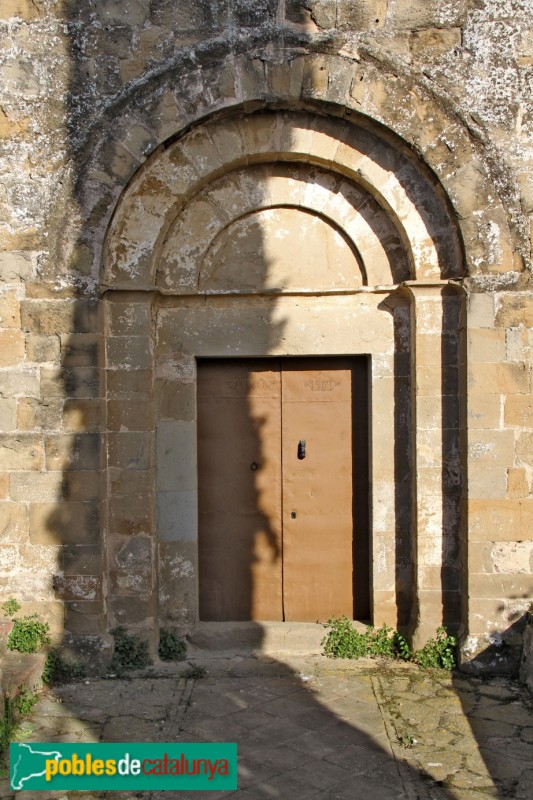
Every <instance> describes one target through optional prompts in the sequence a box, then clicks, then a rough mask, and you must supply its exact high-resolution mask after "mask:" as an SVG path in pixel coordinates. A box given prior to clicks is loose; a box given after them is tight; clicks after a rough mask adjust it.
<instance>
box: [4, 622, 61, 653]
mask: <svg viewBox="0 0 533 800" xmlns="http://www.w3.org/2000/svg"><path fill="white" fill-rule="evenodd" d="M49 630H50V626H49V625H48V623H47V622H41V620H40V619H39V617H38V616H37V614H33V615H32V616H30V617H21V618H20V619H14V620H13V630H12V631H11V633H10V634H9V636H8V639H7V646H8V649H9V650H17V651H18V652H19V653H37V652H38V651H39V650H42V648H43V647H44V646H45V645H47V644H50V637H49V636H48V632H49Z"/></svg>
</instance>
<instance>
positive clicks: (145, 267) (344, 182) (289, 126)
mask: <svg viewBox="0 0 533 800" xmlns="http://www.w3.org/2000/svg"><path fill="white" fill-rule="evenodd" d="M258 165H262V166H263V169H262V171H259V172H258ZM295 167H297V169H296V173H295V172H294V168H295ZM291 168H292V170H293V172H292V174H291ZM313 170H314V171H313ZM279 204H290V205H293V206H301V207H302V208H303V209H307V210H312V211H316V212H319V213H321V214H323V215H324V216H325V217H326V218H328V219H330V220H331V221H332V222H333V223H334V224H335V225H337V226H338V227H339V228H340V229H341V230H342V231H343V232H344V233H345V235H346V236H347V237H348V239H349V240H351V242H352V244H353V247H354V250H355V251H356V252H357V253H359V256H360V258H361V261H362V263H363V265H364V270H363V271H364V272H366V275H367V278H366V280H365V281H364V282H366V283H368V285H370V286H372V285H377V284H381V285H383V284H394V283H397V282H399V281H400V280H405V279H406V278H411V279H416V280H439V279H442V278H454V277H460V276H461V275H462V274H463V268H462V257H461V246H460V241H459V238H458V235H457V231H456V228H455V225H454V223H453V221H452V219H451V217H450V214H449V212H448V209H447V207H446V205H445V203H444V202H443V200H442V197H441V195H440V194H439V193H438V192H437V191H436V189H435V186H434V185H433V182H432V181H431V180H430V178H429V176H428V174H426V172H425V170H424V169H423V168H422V166H421V165H420V164H419V163H417V161H416V160H415V159H414V157H413V158H409V157H408V156H407V155H406V154H405V153H404V152H402V151H400V150H399V149H396V148H394V147H393V146H392V145H391V144H390V143H389V142H387V141H384V140H383V139H381V138H379V137H378V136H377V135H376V134H374V133H370V132H369V131H367V130H364V129H362V128H359V127H356V126H354V125H351V124H349V123H346V122H341V121H338V120H334V119H329V118H324V117H319V116H315V115H310V114H293V113H286V112H285V113H283V112H276V113H260V114H252V115H248V116H243V117H240V118H238V119H227V120H219V121H213V122H209V123H205V124H203V125H200V126H198V127H196V128H194V129H192V130H191V131H190V132H188V133H187V134H185V135H184V136H183V137H182V138H180V139H178V140H177V141H174V142H173V143H172V144H171V145H170V146H169V147H168V148H167V149H166V150H164V151H163V152H160V151H158V152H156V153H155V154H154V155H153V156H152V157H151V158H150V159H148V161H147V162H146V163H145V165H144V166H143V168H142V169H141V170H140V171H139V172H138V173H137V175H136V176H135V177H134V179H133V180H132V182H131V183H130V185H129V187H128V189H127V190H126V192H125V193H124V195H123V199H122V202H121V203H120V205H119V208H118V210H117V212H116V214H115V216H114V218H113V220H112V223H111V227H110V231H109V235H108V238H107V246H106V249H105V255H104V266H105V278H104V283H105V284H106V285H107V286H113V287H116V288H143V289H147V288H156V287H157V288H159V289H160V290H161V291H164V292H165V291H166V292H171V293H175V292H176V291H177V290H178V291H180V292H184V291H186V292H193V293H194V292H196V291H197V288H195V287H197V286H198V274H197V273H198V270H199V269H200V266H201V262H202V260H203V257H204V256H205V253H206V252H207V251H208V249H209V247H210V245H211V242H212V241H213V239H214V238H215V237H216V236H217V235H218V233H219V231H220V230H221V228H222V227H224V226H227V225H228V224H230V223H231V222H232V220H235V219H236V218H238V217H239V216H241V215H242V214H243V213H249V212H250V211H253V210H258V209H264V208H268V207H271V206H273V205H279ZM199 230H200V231H201V235H200V236H199V235H198V231H199ZM192 232H194V233H192ZM191 235H194V236H195V237H198V239H199V240H198V241H195V244H194V250H195V251H196V258H197V259H199V260H197V263H196V265H195V266H191V265H190V264H189V265H188V269H189V273H190V281H189V282H188V284H187V282H185V283H184V282H183V281H182V280H181V277H180V276H183V270H184V267H185V268H187V264H186V260H187V257H188V256H187V247H186V246H185V244H184V239H186V238H187V236H188V237H189V242H190V238H191ZM189 250H190V248H189ZM184 259H185V260H184Z"/></svg>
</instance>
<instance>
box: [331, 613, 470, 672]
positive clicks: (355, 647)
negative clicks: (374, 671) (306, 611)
mask: <svg viewBox="0 0 533 800" xmlns="http://www.w3.org/2000/svg"><path fill="white" fill-rule="evenodd" d="M328 625H329V626H330V628H331V630H330V631H329V632H328V633H327V634H326V636H325V637H324V638H323V639H322V645H323V646H324V653H325V655H326V656H328V657H329V658H352V659H357V658H365V657H366V658H377V657H380V656H381V657H384V658H396V659H401V660H402V661H414V662H415V663H416V664H418V666H419V667H422V668H424V669H429V668H433V669H446V670H452V669H453V668H454V667H455V666H456V649H457V640H456V638H455V637H454V636H450V634H448V633H447V631H446V629H445V628H443V627H440V628H437V634H436V638H435V639H429V641H428V642H427V643H426V644H425V645H424V647H423V648H422V649H421V650H418V651H417V652H416V653H413V651H412V650H411V648H410V646H409V643H408V642H407V640H406V639H405V638H404V637H403V636H402V634H401V633H398V631H395V630H393V629H392V628H389V627H388V626H387V625H382V626H381V628H377V629H376V628H373V627H372V626H371V625H370V626H368V627H367V629H366V630H365V631H364V633H360V632H359V631H357V630H355V628H354V627H353V625H352V623H351V621H350V620H349V619H347V618H346V617H339V618H335V619H330V620H329V621H328Z"/></svg>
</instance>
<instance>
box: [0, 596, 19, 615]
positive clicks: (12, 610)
mask: <svg viewBox="0 0 533 800" xmlns="http://www.w3.org/2000/svg"><path fill="white" fill-rule="evenodd" d="M21 608H22V606H21V605H20V603H17V601H16V600H15V598H14V597H10V598H9V600H6V602H5V603H2V609H3V610H4V612H5V613H6V614H7V616H8V617H12V616H13V614H16V613H17V611H20V609H21Z"/></svg>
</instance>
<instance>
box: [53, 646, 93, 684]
mask: <svg viewBox="0 0 533 800" xmlns="http://www.w3.org/2000/svg"><path fill="white" fill-rule="evenodd" d="M85 674H86V669H85V666H84V665H83V664H80V663H78V662H71V661H65V659H64V658H63V657H62V656H61V655H60V653H59V652H58V651H57V650H51V651H50V653H48V656H47V658H46V661H45V663H44V667H43V675H42V678H43V682H44V683H48V684H50V683H67V682H68V681H74V680H77V679H79V678H84V677H85Z"/></svg>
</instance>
